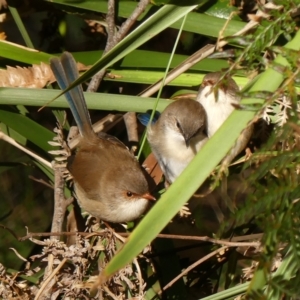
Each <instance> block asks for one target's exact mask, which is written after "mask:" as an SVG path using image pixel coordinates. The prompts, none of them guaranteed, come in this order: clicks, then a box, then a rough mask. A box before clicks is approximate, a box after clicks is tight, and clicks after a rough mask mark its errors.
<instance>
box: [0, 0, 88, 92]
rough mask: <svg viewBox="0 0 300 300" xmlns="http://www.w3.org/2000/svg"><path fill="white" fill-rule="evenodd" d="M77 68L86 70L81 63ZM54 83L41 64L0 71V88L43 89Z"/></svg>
mask: <svg viewBox="0 0 300 300" xmlns="http://www.w3.org/2000/svg"><path fill="white" fill-rule="evenodd" d="M0 1H1V0H0ZM77 68H78V70H79V71H82V70H86V69H87V67H86V66H84V65H83V64H81V63H77ZM54 81H55V78H54V75H53V73H52V71H51V69H50V66H49V65H47V64H45V63H43V62H42V63H41V64H40V65H33V66H32V67H28V68H22V67H19V66H17V67H16V68H13V67H10V66H7V69H6V70H0V87H26V88H43V87H44V86H45V85H46V84H47V83H48V82H50V83H52V82H54Z"/></svg>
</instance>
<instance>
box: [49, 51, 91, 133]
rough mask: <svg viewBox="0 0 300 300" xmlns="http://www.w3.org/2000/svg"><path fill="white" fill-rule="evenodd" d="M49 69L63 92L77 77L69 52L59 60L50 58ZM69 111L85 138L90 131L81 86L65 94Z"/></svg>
mask: <svg viewBox="0 0 300 300" xmlns="http://www.w3.org/2000/svg"><path fill="white" fill-rule="evenodd" d="M50 67H51V69H52V72H53V73H54V76H55V78H56V80H57V83H58V85H59V86H60V88H61V89H62V90H65V89H66V88H67V87H68V86H70V84H71V83H73V82H74V81H75V80H76V79H77V78H78V77H79V74H78V70H77V66H76V62H75V60H74V58H73V56H72V54H71V53H69V52H64V53H63V54H62V55H61V58H60V59H59V58H52V59H51V60H50ZM65 97H66V99H67V101H68V103H69V106H70V109H71V111H72V114H73V116H74V119H75V121H76V123H77V126H78V129H79V131H80V134H81V135H82V136H87V135H89V134H90V133H91V132H93V130H92V123H91V119H90V115H89V112H88V109H87V106H86V102H85V99H84V95H83V90H82V86H81V85H77V86H76V87H74V88H72V89H71V90H70V91H68V92H66V93H65Z"/></svg>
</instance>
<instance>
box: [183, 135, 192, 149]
mask: <svg viewBox="0 0 300 300" xmlns="http://www.w3.org/2000/svg"><path fill="white" fill-rule="evenodd" d="M184 141H185V145H186V147H187V148H188V147H189V146H190V141H191V138H190V137H184Z"/></svg>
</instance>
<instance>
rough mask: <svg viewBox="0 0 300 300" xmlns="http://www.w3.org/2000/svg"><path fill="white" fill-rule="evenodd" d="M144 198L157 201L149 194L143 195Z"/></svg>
mask: <svg viewBox="0 0 300 300" xmlns="http://www.w3.org/2000/svg"><path fill="white" fill-rule="evenodd" d="M142 198H145V199H147V200H151V201H155V200H156V198H155V197H153V196H152V195H151V194H149V193H145V194H143V195H142Z"/></svg>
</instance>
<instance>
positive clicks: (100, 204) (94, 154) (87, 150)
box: [50, 52, 155, 223]
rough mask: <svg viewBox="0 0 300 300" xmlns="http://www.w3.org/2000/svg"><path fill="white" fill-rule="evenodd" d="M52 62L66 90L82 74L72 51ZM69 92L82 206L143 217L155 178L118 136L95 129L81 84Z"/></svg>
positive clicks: (112, 216) (73, 166) (105, 214)
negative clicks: (76, 135)
mask: <svg viewBox="0 0 300 300" xmlns="http://www.w3.org/2000/svg"><path fill="white" fill-rule="evenodd" d="M50 66H51V69H52V71H53V73H54V75H55V77H56V79H57V82H58V84H59V86H60V88H61V89H63V90H64V89H66V88H67V87H68V86H69V85H70V84H71V83H73V82H74V81H75V80H76V79H77V78H78V77H79V74H78V71H77V67H76V63H75V61H74V58H73V56H72V55H71V54H70V53H68V52H65V53H63V54H62V56H61V58H60V59H59V58H52V59H51V60H50ZM65 96H66V99H67V101H68V103H69V106H70V109H71V111H72V114H73V116H74V119H75V121H76V123H77V126H78V128H79V131H80V134H81V140H80V143H79V146H78V149H77V152H76V154H75V155H74V156H71V157H70V158H69V160H68V165H67V168H68V170H69V171H70V173H71V175H72V176H73V179H74V186H75V196H76V198H77V200H78V202H79V204H80V206H81V207H82V208H83V209H84V210H86V211H87V212H89V213H90V214H91V215H92V216H95V217H98V218H100V219H102V220H105V221H109V222H115V223H117V222H127V221H132V220H134V219H136V218H138V217H140V216H141V215H142V214H143V213H144V212H145V210H146V209H147V207H148V204H149V200H150V201H152V200H155V198H154V197H153V196H152V195H151V194H150V191H149V189H150V188H149V185H150V184H151V180H152V178H150V176H149V175H148V174H147V173H146V171H145V170H144V169H142V168H141V166H140V165H139V163H138V161H137V160H136V158H135V157H134V155H133V154H131V153H130V151H129V150H128V149H127V147H126V146H125V145H124V144H123V143H122V142H121V141H119V140H118V139H117V138H116V137H113V136H110V135H107V134H104V133H100V134H99V135H97V134H96V133H95V132H94V131H93V128H92V124H91V120H90V116H89V113H88V109H87V106H86V102H85V99H84V95H83V91H82V87H81V86H76V87H75V88H73V89H71V90H70V91H68V92H67V93H65Z"/></svg>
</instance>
